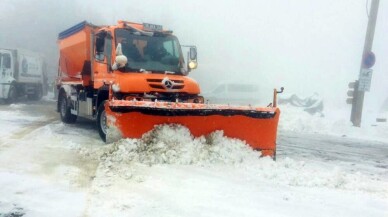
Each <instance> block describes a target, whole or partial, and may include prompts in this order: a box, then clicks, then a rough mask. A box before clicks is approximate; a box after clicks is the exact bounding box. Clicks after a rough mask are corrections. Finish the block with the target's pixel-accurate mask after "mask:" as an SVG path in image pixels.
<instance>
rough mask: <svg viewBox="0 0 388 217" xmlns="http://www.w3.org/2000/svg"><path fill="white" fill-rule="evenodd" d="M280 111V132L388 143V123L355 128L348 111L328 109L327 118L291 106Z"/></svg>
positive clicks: (363, 124) (373, 123) (366, 124)
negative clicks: (326, 135)
mask: <svg viewBox="0 0 388 217" xmlns="http://www.w3.org/2000/svg"><path fill="white" fill-rule="evenodd" d="M280 110H281V115H280V120H279V130H280V131H292V132H297V133H318V134H330V135H336V136H347V137H351V138H358V139H367V140H374V141H382V142H388V133H387V132H388V122H382V123H377V122H373V121H371V120H365V121H363V123H362V125H361V127H353V125H352V123H351V122H350V121H349V114H348V113H349V111H347V110H346V111H345V110H341V109H337V110H330V109H326V110H325V112H324V113H325V116H321V115H320V114H315V115H310V114H309V113H307V112H305V111H303V109H302V108H297V107H293V106H289V105H281V107H280Z"/></svg>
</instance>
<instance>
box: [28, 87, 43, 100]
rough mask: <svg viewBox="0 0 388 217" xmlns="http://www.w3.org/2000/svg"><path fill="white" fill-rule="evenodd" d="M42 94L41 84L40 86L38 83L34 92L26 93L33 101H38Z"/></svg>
mask: <svg viewBox="0 0 388 217" xmlns="http://www.w3.org/2000/svg"><path fill="white" fill-rule="evenodd" d="M42 96H43V89H42V86H41V85H39V86H38V87H37V88H36V90H35V93H34V94H29V95H27V97H28V99H29V100H34V101H38V100H40V99H42Z"/></svg>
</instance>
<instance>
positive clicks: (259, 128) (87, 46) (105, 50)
mask: <svg viewBox="0 0 388 217" xmlns="http://www.w3.org/2000/svg"><path fill="white" fill-rule="evenodd" d="M58 45H59V50H60V60H59V69H58V79H57V88H58V104H57V110H58V112H59V113H60V116H61V119H62V121H63V122H65V123H74V122H75V121H76V119H77V117H78V116H80V117H84V118H88V119H92V120H95V121H96V123H97V128H98V131H99V134H100V136H101V138H102V140H104V141H106V142H108V141H109V142H111V141H115V140H118V139H119V138H141V136H142V135H143V134H144V133H146V132H148V131H150V130H152V129H153V128H154V127H155V126H156V125H160V124H180V125H183V126H185V127H187V128H188V129H189V130H190V131H191V133H192V134H193V135H194V136H196V137H198V136H202V135H205V136H206V135H208V134H209V133H211V132H213V131H216V130H222V131H224V135H225V136H227V137H231V138H237V139H241V140H245V141H246V143H247V144H249V145H250V146H251V147H253V148H254V149H256V150H260V151H262V154H263V155H267V156H272V157H274V156H275V151H276V133H277V125H278V120H279V115H280V111H279V109H278V108H276V94H277V91H276V90H275V91H274V103H273V104H272V105H271V106H269V107H251V106H229V105H211V104H206V103H204V98H203V97H202V96H200V95H199V94H200V88H199V85H198V84H197V82H196V81H194V80H193V79H191V78H190V77H188V76H187V75H188V73H189V72H190V71H191V70H193V69H195V68H196V67H197V49H196V47H195V46H186V48H185V49H186V50H187V53H186V54H185V55H187V57H186V58H184V55H183V52H182V49H181V47H184V46H181V45H180V43H179V41H178V39H177V37H175V36H174V35H173V34H172V31H167V30H164V29H163V27H162V26H160V25H154V24H146V23H143V24H140V23H133V22H126V21H118V23H117V25H112V26H95V25H92V24H90V23H88V22H86V21H85V22H82V23H79V24H77V25H75V26H73V27H71V28H69V29H67V30H65V31H63V32H61V33H60V34H59V36H58ZM185 59H186V60H185Z"/></svg>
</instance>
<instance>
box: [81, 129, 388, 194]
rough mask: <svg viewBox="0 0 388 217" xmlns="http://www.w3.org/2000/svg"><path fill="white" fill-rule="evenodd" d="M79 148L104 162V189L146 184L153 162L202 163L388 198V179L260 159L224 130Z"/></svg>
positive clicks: (159, 134)
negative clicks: (125, 183) (118, 183)
mask: <svg viewBox="0 0 388 217" xmlns="http://www.w3.org/2000/svg"><path fill="white" fill-rule="evenodd" d="M79 152H80V153H81V154H83V156H87V157H90V156H92V157H94V158H95V159H97V160H99V161H100V164H99V166H98V169H97V170H98V171H97V173H96V174H97V175H96V176H97V178H96V180H95V184H96V185H97V186H98V187H102V188H104V187H107V186H110V185H111V184H112V183H113V182H115V180H116V181H117V178H123V179H125V180H132V181H135V182H144V181H145V180H147V177H148V175H147V174H143V173H144V171H145V170H146V169H145V168H147V167H149V166H163V165H166V166H168V167H171V166H172V165H176V166H190V165H192V167H190V168H197V167H196V166H195V165H197V166H198V165H199V166H201V167H206V168H213V169H214V168H218V169H219V170H225V171H230V170H231V169H232V170H234V171H235V170H237V171H242V172H243V173H246V174H243V175H242V176H247V177H254V179H257V180H258V182H269V183H271V185H273V184H274V183H276V184H278V185H282V186H298V187H307V188H315V187H323V188H331V189H343V190H351V191H353V190H354V191H361V192H369V193H377V194H380V195H383V196H384V197H388V189H387V190H384V185H385V184H386V182H383V181H380V180H377V179H374V178H372V177H370V176H367V175H364V174H362V173H360V172H349V171H342V170H341V168H340V167H333V166H329V167H325V166H322V165H319V166H317V165H315V164H316V163H314V162H310V163H306V162H304V161H295V160H293V159H290V158H285V159H278V161H273V160H272V159H271V158H269V157H265V158H260V157H259V156H260V153H259V152H256V151H254V150H252V149H251V148H250V147H249V146H248V145H247V144H246V143H244V142H243V141H240V140H237V139H230V138H227V137H225V136H224V135H223V133H222V132H221V131H217V132H213V133H212V134H210V135H209V136H207V137H199V138H194V137H193V136H192V135H191V134H190V131H189V130H188V129H187V128H185V127H183V126H180V125H159V126H157V127H155V129H154V130H152V131H150V132H148V133H146V134H145V135H144V136H143V137H142V138H141V139H123V140H120V141H119V142H117V143H113V144H110V145H108V146H105V147H101V148H97V149H93V148H90V147H89V148H87V149H85V148H82V147H81V148H79ZM100 190H101V189H99V190H98V191H100Z"/></svg>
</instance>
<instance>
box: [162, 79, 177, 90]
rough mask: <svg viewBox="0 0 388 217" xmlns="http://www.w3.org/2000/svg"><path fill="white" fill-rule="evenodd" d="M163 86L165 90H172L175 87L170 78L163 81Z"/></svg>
mask: <svg viewBox="0 0 388 217" xmlns="http://www.w3.org/2000/svg"><path fill="white" fill-rule="evenodd" d="M162 85H163V87H164V88H166V89H172V88H173V87H174V82H173V81H171V80H170V79H169V78H167V77H165V78H164V79H163V80H162Z"/></svg>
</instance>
